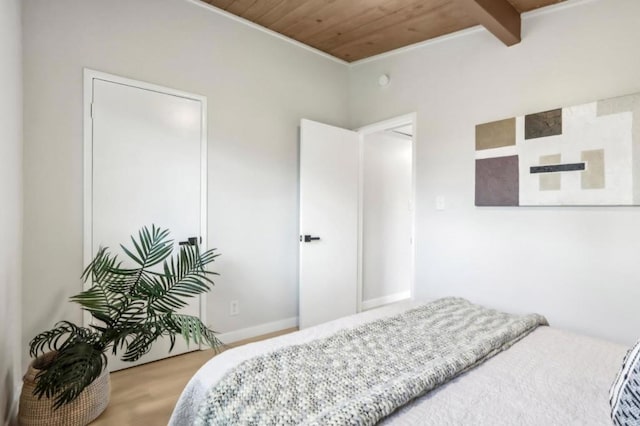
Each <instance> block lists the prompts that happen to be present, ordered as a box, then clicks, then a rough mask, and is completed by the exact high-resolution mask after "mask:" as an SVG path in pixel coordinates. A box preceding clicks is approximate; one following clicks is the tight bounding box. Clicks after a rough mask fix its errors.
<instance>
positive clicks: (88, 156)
mask: <svg viewBox="0 0 640 426" xmlns="http://www.w3.org/2000/svg"><path fill="white" fill-rule="evenodd" d="M83 72H84V74H83V75H84V101H83V108H84V112H83V114H84V115H83V133H84V135H83V150H84V153H83V157H84V158H83V161H84V164H83V166H84V167H83V169H84V170H83V237H82V240H83V242H82V244H83V246H82V262H83V268H84V267H85V266H86V265H88V264H89V262H91V260H92V259H93V254H92V249H93V247H92V246H93V232H92V229H93V122H92V120H93V118H92V115H93V114H92V109H93V108H92V104H93V81H94V80H102V81H107V82H110V83H115V84H121V85H125V86H130V87H134V88H137V89H142V90H149V91H152V92H158V93H162V94H166V95H171V96H177V97H181V98H186V99H190V100H194V101H197V102H200V105H201V113H202V114H201V118H200V235H201V236H202V243H201V249H202V251H206V250H207V245H208V241H209V240H208V238H207V237H208V228H207V207H208V205H207V164H208V162H207V98H206V97H205V96H201V95H196V94H194V93H188V92H183V91H181V90H176V89H172V88H169V87H164V86H159V85H156V84H151V83H146V82H144V81H139V80H132V79H129V78H125V77H120V76H117V75H113V74H108V73H105V72H101V71H96V70H92V69H89V68H84V70H83ZM90 286H91V283H86V284H85V285H84V286H83V289H84V290H86V289H88V288H89V287H90ZM198 302H199V316H200V320H201V321H202V322H203V323H204V324H206V323H207V298H206V297H203V296H202V295H199V296H198ZM91 320H92V317H91V314H90V313H88V312H86V311H83V322H84V324H85V326H86V325H89V324H91ZM199 348H200V349H202V345H199Z"/></svg>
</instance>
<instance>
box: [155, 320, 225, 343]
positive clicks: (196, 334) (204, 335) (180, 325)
mask: <svg viewBox="0 0 640 426" xmlns="http://www.w3.org/2000/svg"><path fill="white" fill-rule="evenodd" d="M164 323H165V327H166V328H167V330H169V331H170V332H172V333H176V334H180V335H182V337H183V338H184V340H185V341H186V342H187V344H189V341H190V340H191V341H193V342H194V343H196V344H207V345H209V346H210V347H211V348H213V349H216V348H219V347H221V346H223V344H222V342H221V341H220V340H218V337H216V335H215V332H214V331H213V330H211V329H209V328H208V327H207V326H206V325H204V324H203V323H202V321H201V320H200V318H198V317H194V316H192V315H182V314H169V315H166V316H165V317H164Z"/></svg>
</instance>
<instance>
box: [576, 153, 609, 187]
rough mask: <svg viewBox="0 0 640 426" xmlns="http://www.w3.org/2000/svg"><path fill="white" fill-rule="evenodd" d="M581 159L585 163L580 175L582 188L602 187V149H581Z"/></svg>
mask: <svg viewBox="0 0 640 426" xmlns="http://www.w3.org/2000/svg"><path fill="white" fill-rule="evenodd" d="M582 161H584V162H585V163H586V170H585V171H584V172H582V176H581V177H580V181H581V185H582V189H602V188H604V183H605V182H604V149H594V150H590V151H582Z"/></svg>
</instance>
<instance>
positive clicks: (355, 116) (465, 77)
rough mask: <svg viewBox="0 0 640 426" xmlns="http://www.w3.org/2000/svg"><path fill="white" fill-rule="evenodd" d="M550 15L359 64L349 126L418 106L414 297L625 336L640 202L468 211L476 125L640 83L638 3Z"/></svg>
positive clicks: (631, 332) (630, 334) (639, 284)
mask: <svg viewBox="0 0 640 426" xmlns="http://www.w3.org/2000/svg"><path fill="white" fill-rule="evenodd" d="M547 12H548V13H533V14H529V15H528V16H527V17H526V18H525V19H524V22H523V41H522V43H520V44H519V45H516V46H514V47H510V48H507V47H505V46H504V45H502V44H501V43H500V42H499V41H498V40H496V39H495V38H494V37H493V36H492V35H491V34H489V33H487V32H486V31H484V30H476V31H471V32H467V33H464V34H462V35H458V36H457V37H452V38H449V39H446V40H444V41H440V42H434V43H431V44H428V45H424V46H422V47H419V48H415V49H412V50H408V51H406V52H403V53H398V54H395V55H390V56H387V57H383V58H379V59H377V60H373V61H368V62H361V63H359V64H356V65H355V66H354V67H353V68H352V70H351V74H350V88H351V89H350V104H351V119H352V122H351V125H352V127H358V126H361V125H364V124H368V123H371V122H375V121H379V120H382V119H385V118H388V117H393V116H397V115H400V114H404V113H408V112H413V111H416V112H417V117H418V118H417V119H418V121H417V127H416V130H417V135H418V140H417V194H416V197H417V200H416V203H417V210H416V227H417V229H416V237H417V259H416V268H417V270H416V274H417V276H416V291H417V294H418V296H422V297H437V296H445V295H457V296H464V297H467V298H469V299H471V300H473V301H476V302H480V303H485V304H488V305H492V306H495V307H498V308H502V309H506V310H509V311H518V312H522V311H538V312H540V313H543V314H545V315H546V316H547V317H548V319H549V320H550V322H551V324H553V325H556V326H559V327H564V328H568V329H571V330H577V331H582V332H585V333H587V334H591V335H596V336H602V337H606V338H610V339H613V340H616V341H620V342H625V343H631V342H632V341H634V340H635V339H636V338H637V337H638V333H639V330H640V316H639V315H638V305H637V302H638V300H640V267H639V265H640V262H639V261H638V260H639V259H640V209H639V208H637V207H632V208H620V207H603V208H584V207H580V208H571V207H562V208H546V207H540V208H524V207H516V208H476V207H474V149H475V148H474V126H475V125H476V124H478V123H485V122H488V121H493V120H498V119H502V118H507V117H513V116H518V115H522V114H525V113H532V112H537V111H544V110H547V109H551V108H554V107H558V106H570V105H574V104H580V103H584V102H588V101H594V100H598V99H605V98H609V97H613V96H617V95H623V94H628V93H634V92H638V91H640V55H638V46H639V45H640V2H639V1H637V0H618V1H615V2H611V1H608V0H598V1H582V2H575V1H574V2H570V3H569V5H568V7H566V6H565V7H555V8H550V9H547ZM382 73H387V74H389V75H390V76H391V84H390V85H389V86H388V87H385V88H380V87H378V85H377V83H376V82H377V78H378V76H379V75H380V74H382ZM438 195H442V196H444V197H445V201H446V209H445V210H444V211H436V210H435V199H436V196H438Z"/></svg>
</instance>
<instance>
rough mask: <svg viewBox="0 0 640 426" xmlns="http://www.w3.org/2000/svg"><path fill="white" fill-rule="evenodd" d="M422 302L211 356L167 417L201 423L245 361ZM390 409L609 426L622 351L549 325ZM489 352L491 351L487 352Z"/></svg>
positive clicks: (424, 419)
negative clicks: (214, 395)
mask: <svg viewBox="0 0 640 426" xmlns="http://www.w3.org/2000/svg"><path fill="white" fill-rule="evenodd" d="M422 305H423V304H421V303H418V302H411V301H407V302H402V303H398V304H394V305H391V306H387V307H383V308H379V309H375V310H372V311H367V312H364V313H360V314H357V315H353V316H350V317H346V318H342V319H339V320H336V321H332V322H328V323H325V324H321V325H319V326H316V327H312V328H309V329H305V330H302V331H298V332H296V333H292V334H288V335H284V336H280V337H277V338H273V339H269V340H266V341H261V342H257V343H252V344H248V345H245V346H241V347H238V348H235V349H232V350H229V351H226V352H223V353H222V354H220V355H218V356H216V357H214V358H213V359H211V360H210V361H209V362H208V363H206V364H205V365H204V366H203V367H202V368H200V370H199V371H198V372H197V373H196V375H195V376H194V377H193V378H192V379H191V380H190V382H189V383H188V385H187V386H186V388H185V389H184V391H183V393H182V395H181V396H180V398H179V401H178V403H177V405H176V408H175V410H174V412H173V415H172V417H171V420H170V425H172V426H182V425H191V424H196V423H201V419H199V418H198V413H199V410H202V408H203V406H204V405H206V401H207V397H208V395H209V394H210V390H211V389H212V388H213V387H215V386H216V385H219V384H220V383H221V382H222V381H223V379H224V378H225V377H227V376H228V375H229V373H230V372H232V371H235V369H236V367H237V366H239V365H240V364H242V363H244V362H245V361H247V360H252V359H254V358H255V357H256V356H258V355H261V354H268V353H274V352H275V351H278V350H282V349H283V348H288V347H291V346H292V345H304V344H307V343H309V342H314V341H318V340H320V339H326V338H328V337H329V336H332V335H335V334H336V333H340V332H341V331H343V330H345V329H347V330H348V329H357V327H361V326H363V325H366V324H372V323H375V322H377V321H381V320H384V319H390V318H395V317H396V316H397V315H401V314H403V313H405V312H410V311H412V310H415V309H416V308H417V307H419V306H422ZM508 346H510V347H508V349H505V350H504V351H501V352H499V353H497V354H495V355H494V356H490V357H488V359H486V360H485V361H484V362H482V363H477V364H478V365H475V364H474V365H472V366H471V367H469V368H468V369H465V370H463V371H461V372H460V373H459V374H456V375H455V377H453V378H452V379H451V380H449V381H447V382H446V383H444V384H442V385H440V386H439V387H437V388H435V389H433V390H431V391H429V392H428V393H426V394H424V395H422V396H419V397H417V398H415V399H413V400H412V401H410V402H408V403H407V404H406V405H404V406H402V407H400V408H398V409H395V410H394V412H393V413H391V414H390V415H388V416H385V417H384V418H382V419H381V420H380V421H379V423H380V424H383V425H582V426H585V425H610V424H611V417H610V407H609V388H610V387H611V384H612V382H613V380H614V378H615V377H616V374H617V372H618V370H619V369H620V366H621V362H622V359H623V358H624V356H625V353H626V351H627V349H628V348H626V347H624V346H621V345H617V344H613V343H610V342H606V341H602V340H598V339H593V338H590V337H586V336H582V335H577V334H573V333H570V332H567V331H563V330H560V329H555V328H552V327H548V326H539V327H534V328H533V329H532V330H531V331H528V332H526V333H524V334H523V336H522V337H521V338H518V339H515V341H514V342H513V343H511V344H509V345H508ZM492 355H493V354H492Z"/></svg>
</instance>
